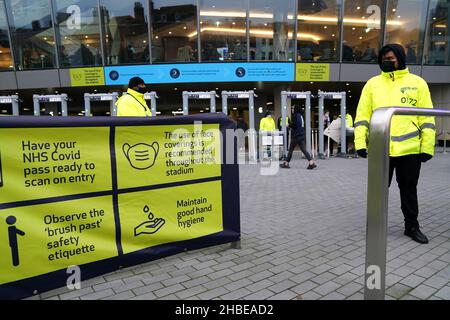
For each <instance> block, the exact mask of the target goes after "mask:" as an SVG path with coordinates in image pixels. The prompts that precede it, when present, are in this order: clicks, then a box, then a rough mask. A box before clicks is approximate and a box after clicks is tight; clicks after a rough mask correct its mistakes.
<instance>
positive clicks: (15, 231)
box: [0, 196, 118, 284]
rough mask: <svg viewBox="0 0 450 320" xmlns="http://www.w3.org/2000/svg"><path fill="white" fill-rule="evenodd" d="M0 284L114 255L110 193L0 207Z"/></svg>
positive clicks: (115, 254)
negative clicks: (29, 204)
mask: <svg viewBox="0 0 450 320" xmlns="http://www.w3.org/2000/svg"><path fill="white" fill-rule="evenodd" d="M0 252H1V254H0V270H1V272H0V284H3V283H8V282H12V281H17V280H21V279H26V278H30V277H33V276H37V275H41V274H45V273H48V272H52V271H56V270H61V269H65V268H67V267H69V266H72V265H82V264H86V263H90V262H94V261H98V260H103V259H107V258H112V257H115V256H117V255H118V251H117V245H116V236H115V221H114V213H113V204H112V197H111V196H105V197H96V198H88V199H81V200H73V201H65V202H54V203H48V204H40V205H31V206H25V207H19V208H13V209H4V210H0Z"/></svg>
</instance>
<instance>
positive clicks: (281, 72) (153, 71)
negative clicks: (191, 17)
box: [105, 62, 295, 85]
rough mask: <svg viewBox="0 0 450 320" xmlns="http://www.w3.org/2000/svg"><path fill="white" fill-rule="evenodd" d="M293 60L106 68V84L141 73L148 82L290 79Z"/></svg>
mask: <svg viewBox="0 0 450 320" xmlns="http://www.w3.org/2000/svg"><path fill="white" fill-rule="evenodd" d="M294 69H295V63H293V62H277V63H268V62H253V63H245V62H242V63H223V62H222V63H187V64H172V65H170V64H158V65H136V66H114V67H105V82H106V85H124V84H128V81H129V80H130V78H132V77H135V76H139V77H141V78H142V79H144V81H145V83H186V82H189V83H192V82H245V81H250V82H256V81H266V82H280V81H281V82H290V81H294V78H295V73H294V72H295V70H294Z"/></svg>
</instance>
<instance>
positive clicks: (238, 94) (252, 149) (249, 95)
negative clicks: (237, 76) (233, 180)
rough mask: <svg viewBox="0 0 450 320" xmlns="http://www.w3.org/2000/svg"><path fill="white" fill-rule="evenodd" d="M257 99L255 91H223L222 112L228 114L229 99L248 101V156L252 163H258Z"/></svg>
mask: <svg viewBox="0 0 450 320" xmlns="http://www.w3.org/2000/svg"><path fill="white" fill-rule="evenodd" d="M255 97H257V95H256V94H255V93H254V92H253V90H249V91H222V112H223V113H225V114H228V99H230V98H231V99H248V114H249V122H250V123H249V129H248V141H249V143H248V149H249V150H248V154H249V160H250V161H257V159H258V157H257V148H256V146H257V142H256V140H257V139H256V138H257V135H256V130H255Z"/></svg>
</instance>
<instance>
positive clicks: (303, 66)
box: [295, 63, 330, 81]
mask: <svg viewBox="0 0 450 320" xmlns="http://www.w3.org/2000/svg"><path fill="white" fill-rule="evenodd" d="M295 81H330V64H329V63H297V64H296V65H295Z"/></svg>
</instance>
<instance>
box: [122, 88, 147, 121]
mask: <svg viewBox="0 0 450 320" xmlns="http://www.w3.org/2000/svg"><path fill="white" fill-rule="evenodd" d="M116 106H117V115H118V116H119V117H151V116H152V112H151V110H150V109H149V107H148V106H147V102H146V101H145V99H144V94H143V93H139V92H137V91H135V90H133V89H128V90H127V93H126V94H124V95H123V96H121V97H120V98H119V99H117V101H116Z"/></svg>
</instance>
